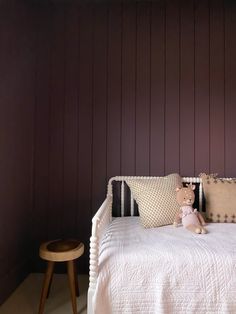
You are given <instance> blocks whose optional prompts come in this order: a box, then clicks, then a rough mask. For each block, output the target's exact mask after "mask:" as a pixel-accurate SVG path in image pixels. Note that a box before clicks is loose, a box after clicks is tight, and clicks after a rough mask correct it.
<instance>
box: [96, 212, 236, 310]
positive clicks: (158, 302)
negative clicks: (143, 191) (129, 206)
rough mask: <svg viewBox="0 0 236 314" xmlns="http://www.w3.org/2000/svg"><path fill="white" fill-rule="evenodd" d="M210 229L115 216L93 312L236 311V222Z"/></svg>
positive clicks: (104, 245)
mask: <svg viewBox="0 0 236 314" xmlns="http://www.w3.org/2000/svg"><path fill="white" fill-rule="evenodd" d="M207 229H208V230H209V233H208V234H206V235H197V234H193V233H191V232H189V231H187V230H186V229H184V228H183V227H178V228H175V227H173V226H164V227H160V228H153V229H144V228H143V227H141V226H140V223H139V217H122V218H116V219H114V220H113V222H112V223H111V225H110V226H109V228H108V230H107V232H106V234H105V236H104V238H103V241H102V246H101V253H100V257H99V276H98V282H97V287H96V291H95V294H94V298H93V306H94V310H95V313H97V314H118V313H119V314H121V313H143V314H148V313H157V314H162V313H163V314H164V313H165V314H171V313H173V314H178V313H181V314H184V313H186V314H191V313H194V314H203V313H204V314H207V313H219V314H226V313H227V314H233V313H236V224H221V223H219V224H209V225H208V226H207Z"/></svg>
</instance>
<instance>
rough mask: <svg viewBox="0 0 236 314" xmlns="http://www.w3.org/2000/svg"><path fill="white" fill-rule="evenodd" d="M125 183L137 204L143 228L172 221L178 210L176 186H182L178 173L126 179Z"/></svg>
mask: <svg viewBox="0 0 236 314" xmlns="http://www.w3.org/2000/svg"><path fill="white" fill-rule="evenodd" d="M126 183H127V184H128V186H129V188H130V190H131V192H132V194H133V197H134V199H135V200H136V202H137V204H138V207H139V215H140V220H141V223H142V225H143V226H144V227H145V228H153V227H160V226H164V225H169V224H172V223H173V221H174V219H175V215H176V213H177V212H178V211H179V205H178V203H177V200H176V188H177V187H180V186H182V180H181V177H180V176H179V175H178V174H176V173H174V174H170V175H168V176H166V177H159V178H148V179H127V180H126Z"/></svg>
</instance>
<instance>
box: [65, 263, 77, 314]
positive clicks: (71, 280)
mask: <svg viewBox="0 0 236 314" xmlns="http://www.w3.org/2000/svg"><path fill="white" fill-rule="evenodd" d="M67 272H68V278H69V285H70V293H71V302H72V308H73V313H74V314H77V305H76V292H75V268H74V261H68V262H67Z"/></svg>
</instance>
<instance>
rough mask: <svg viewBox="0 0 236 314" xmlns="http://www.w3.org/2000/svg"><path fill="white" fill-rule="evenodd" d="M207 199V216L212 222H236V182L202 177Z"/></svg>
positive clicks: (214, 177) (208, 176)
mask: <svg viewBox="0 0 236 314" xmlns="http://www.w3.org/2000/svg"><path fill="white" fill-rule="evenodd" d="M200 177H201V179H202V183H203V191H204V195H205V199H206V215H207V218H208V220H209V221H211V222H236V180H235V179H230V180H228V179H219V178H217V177H216V176H215V175H207V174H205V173H204V174H201V175H200Z"/></svg>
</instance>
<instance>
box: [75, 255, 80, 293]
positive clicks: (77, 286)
mask: <svg viewBox="0 0 236 314" xmlns="http://www.w3.org/2000/svg"><path fill="white" fill-rule="evenodd" d="M74 271H75V293H76V296H77V297H79V283H78V272H77V265H76V261H75V260H74Z"/></svg>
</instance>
